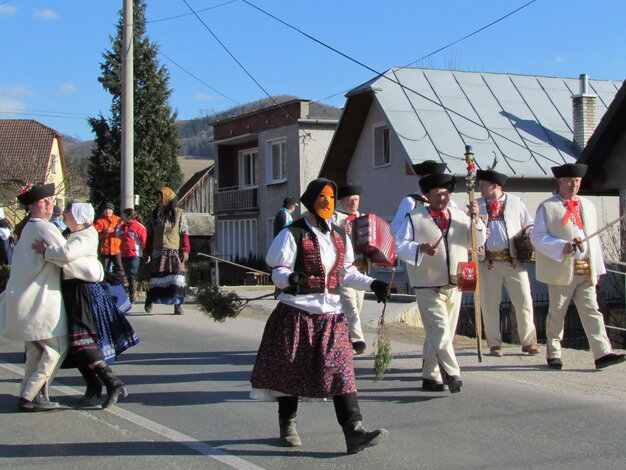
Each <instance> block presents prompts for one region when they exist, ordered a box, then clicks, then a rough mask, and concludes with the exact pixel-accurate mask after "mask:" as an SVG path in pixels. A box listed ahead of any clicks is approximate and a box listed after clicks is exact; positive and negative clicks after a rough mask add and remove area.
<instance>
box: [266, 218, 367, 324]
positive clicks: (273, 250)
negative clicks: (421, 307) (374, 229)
mask: <svg viewBox="0 0 626 470" xmlns="http://www.w3.org/2000/svg"><path fill="white" fill-rule="evenodd" d="M305 222H306V224H307V226H308V227H309V228H310V229H311V230H312V231H313V234H314V235H315V237H316V238H317V240H318V243H319V248H320V258H321V260H322V268H323V270H324V273H325V276H326V279H325V284H327V281H328V273H329V272H330V271H331V270H332V268H333V266H334V265H335V262H336V260H337V250H336V248H335V243H334V241H333V238H332V234H331V232H330V231H328V232H326V233H325V234H324V233H322V231H321V230H320V229H319V228H317V227H314V226H313V225H312V224H311V223H310V222H309V221H308V220H307V219H306V218H305ZM297 251H298V246H297V245H296V240H295V239H294V237H293V235H292V234H291V231H290V230H289V229H287V228H284V229H283V230H281V231H280V233H279V234H278V235H277V236H276V238H274V241H273V242H272V245H271V246H270V249H269V251H268V252H267V256H266V257H265V261H266V262H267V264H268V265H269V266H271V267H272V268H273V270H272V281H274V284H275V285H276V287H278V288H279V289H286V288H287V287H289V275H290V274H291V273H293V272H294V266H295V263H296V254H297ZM353 253H354V252H353V249H352V243H351V242H350V239H349V238H347V239H346V253H345V257H344V263H343V266H342V267H341V273H340V278H341V284H342V285H345V286H347V287H351V288H353V289H357V290H367V289H369V287H370V284H371V283H372V281H373V280H374V279H372V278H371V277H369V276H366V275H364V274H361V273H360V272H359V271H358V270H357V269H356V268H355V267H354V266H353V265H352V263H353V261H354V254H353ZM277 298H278V300H280V301H281V302H283V303H285V304H287V305H291V306H293V307H296V308H299V309H301V310H305V311H307V312H309V313H341V312H342V311H343V310H342V307H341V300H340V298H339V295H338V294H331V293H330V292H328V290H327V289H326V291H325V292H324V293H322V294H305V295H290V294H285V293H281V294H279V295H278V297H277Z"/></svg>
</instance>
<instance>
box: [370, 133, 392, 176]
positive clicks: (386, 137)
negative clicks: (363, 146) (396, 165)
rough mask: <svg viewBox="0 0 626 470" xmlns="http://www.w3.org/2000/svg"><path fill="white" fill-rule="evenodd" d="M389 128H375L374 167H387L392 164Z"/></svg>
mask: <svg viewBox="0 0 626 470" xmlns="http://www.w3.org/2000/svg"><path fill="white" fill-rule="evenodd" d="M390 140H391V139H390V133H389V127H387V126H381V127H375V128H374V167H375V168H376V167H381V166H387V165H389V164H390V163H391V152H390V145H391V142H390Z"/></svg>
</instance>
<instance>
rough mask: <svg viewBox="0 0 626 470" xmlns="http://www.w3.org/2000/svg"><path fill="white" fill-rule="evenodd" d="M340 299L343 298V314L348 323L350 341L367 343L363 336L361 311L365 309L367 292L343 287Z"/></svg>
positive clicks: (340, 290) (340, 291)
mask: <svg viewBox="0 0 626 470" xmlns="http://www.w3.org/2000/svg"><path fill="white" fill-rule="evenodd" d="M339 297H340V298H341V305H342V307H343V313H344V315H345V316H346V320H347V321H348V328H349V330H350V341H352V342H353V343H356V342H357V341H363V342H365V336H363V328H362V326H361V309H362V308H363V299H364V297H365V291H362V290H357V289H352V288H350V287H345V286H341V288H340V289H339Z"/></svg>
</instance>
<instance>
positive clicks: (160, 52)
mask: <svg viewBox="0 0 626 470" xmlns="http://www.w3.org/2000/svg"><path fill="white" fill-rule="evenodd" d="M159 54H160V55H162V56H163V57H165V58H166V59H167V60H169V61H170V62H171V63H172V64H174V65H175V66H176V67H178V68H179V69H181V70H182V71H183V72H185V73H186V74H187V75H189V76H191V77H192V78H194V79H196V80H197V81H199V82H200V83H202V84H203V85H204V86H206V87H208V88H210V89H211V90H213V91H214V92H215V93H217V94H218V95H220V96H221V97H223V98H226V99H227V100H229V101H232V102H233V103H235V104H239V103H238V102H237V101H235V100H234V99H232V98H230V97H228V96H226V95H225V94H224V93H222V92H221V91H219V90H217V89H216V88H214V87H212V86H211V85H209V84H208V83H206V82H205V81H203V80H201V79H200V78H198V77H196V76H195V75H194V74H193V73H191V72H190V71H189V70H187V69H186V68H184V67H183V66H182V65H180V64H178V63H176V62H174V60H173V59H171V58H170V57H168V56H167V55H165V54H164V53H163V52H162V51H161V50H159Z"/></svg>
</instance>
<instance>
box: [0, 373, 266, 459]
mask: <svg viewBox="0 0 626 470" xmlns="http://www.w3.org/2000/svg"><path fill="white" fill-rule="evenodd" d="M0 367H4V368H5V369H7V370H9V371H10V372H12V373H14V374H15V375H18V376H23V375H24V369H22V368H21V367H18V366H16V365H14V364H9V363H7V362H3V361H0ZM50 388H52V389H54V390H56V391H58V392H60V393H62V394H63V395H74V396H75V395H81V394H82V392H80V391H78V390H76V389H75V388H72V387H67V386H65V385H59V384H58V383H55V382H53V385H51V386H50ZM103 411H106V412H109V413H112V414H114V415H115V416H117V417H118V418H122V419H124V420H126V421H128V422H130V423H132V424H135V425H137V426H140V427H142V428H144V429H146V430H148V431H150V432H153V433H155V434H158V435H160V436H163V437H165V438H166V439H169V440H171V441H173V442H176V443H178V444H180V445H182V446H185V447H187V448H189V449H192V450H194V451H196V452H198V453H199V454H202V455H206V456H207V457H211V458H212V459H215V460H217V461H219V462H222V463H224V464H226V465H229V466H231V467H232V468H234V469H237V470H264V468H263V467H259V466H258V465H254V464H253V463H250V462H248V461H246V460H243V459H240V458H239V457H235V456H234V455H231V454H229V453H228V452H225V451H223V450H221V449H218V448H217V447H213V446H210V445H209V444H207V443H205V442H202V441H199V440H198V439H195V438H193V437H191V436H188V435H186V434H183V433H181V432H178V431H175V430H174V429H171V428H168V427H167V426H163V425H161V424H159V423H157V422H155V421H152V420H150V419H147V418H144V417H143V416H140V415H138V414H135V413H132V412H130V411H127V410H124V409H122V408H119V407H117V406H113V407H111V408H107V409H106V410H103Z"/></svg>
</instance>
